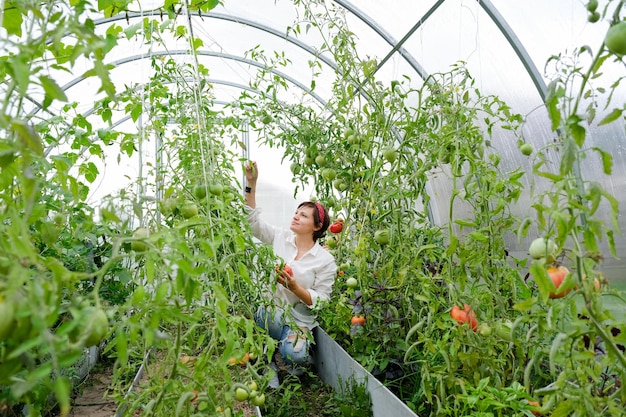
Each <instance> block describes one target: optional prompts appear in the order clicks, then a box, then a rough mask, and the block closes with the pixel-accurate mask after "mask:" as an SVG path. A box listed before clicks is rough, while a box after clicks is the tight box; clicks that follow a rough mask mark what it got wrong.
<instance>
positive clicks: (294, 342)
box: [254, 306, 311, 364]
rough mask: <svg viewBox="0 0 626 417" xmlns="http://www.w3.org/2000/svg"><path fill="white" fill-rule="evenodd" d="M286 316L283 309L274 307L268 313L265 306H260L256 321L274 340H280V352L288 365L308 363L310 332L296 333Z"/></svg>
mask: <svg viewBox="0 0 626 417" xmlns="http://www.w3.org/2000/svg"><path fill="white" fill-rule="evenodd" d="M272 313H273V314H272ZM284 315H285V311H284V310H283V309H281V308H278V307H273V308H272V309H271V310H269V311H268V309H267V308H266V307H265V306H260V307H259V308H258V309H257V311H256V313H254V321H256V324H257V325H258V326H259V327H261V328H263V329H265V330H267V332H268V333H269V335H270V336H271V337H272V339H275V340H278V351H279V352H280V355H281V356H282V357H283V359H284V360H285V361H286V362H287V363H296V364H303V363H306V362H308V360H309V348H310V346H311V341H310V340H309V337H310V336H311V335H310V332H309V331H308V329H305V330H301V331H299V332H295V331H294V330H292V329H291V327H290V326H289V325H288V324H287V323H286V322H285V318H284Z"/></svg>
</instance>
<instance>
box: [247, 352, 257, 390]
mask: <svg viewBox="0 0 626 417" xmlns="http://www.w3.org/2000/svg"><path fill="white" fill-rule="evenodd" d="M250 359H252V358H250ZM248 389H249V390H250V391H258V390H259V386H258V385H257V383H256V381H250V382H248Z"/></svg>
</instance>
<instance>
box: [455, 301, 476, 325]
mask: <svg viewBox="0 0 626 417" xmlns="http://www.w3.org/2000/svg"><path fill="white" fill-rule="evenodd" d="M450 317H452V318H453V319H454V320H456V322H457V323H458V324H459V325H462V324H465V323H469V325H470V327H471V328H472V330H474V331H476V330H478V320H476V313H474V311H473V310H472V307H470V306H469V305H467V304H465V305H464V306H463V310H461V309H460V308H459V307H458V306H453V307H452V310H450Z"/></svg>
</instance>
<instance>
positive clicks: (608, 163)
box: [591, 147, 613, 175]
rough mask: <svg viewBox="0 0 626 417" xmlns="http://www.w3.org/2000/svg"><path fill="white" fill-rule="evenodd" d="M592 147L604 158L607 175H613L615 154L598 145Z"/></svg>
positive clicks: (603, 166) (603, 164)
mask: <svg viewBox="0 0 626 417" xmlns="http://www.w3.org/2000/svg"><path fill="white" fill-rule="evenodd" d="M591 149H593V150H594V151H596V152H598V153H599V154H600V158H601V159H602V168H603V172H604V173H605V174H606V175H611V173H612V172H613V155H611V154H610V153H608V152H606V151H604V150H603V149H600V148H597V147H593V148H591Z"/></svg>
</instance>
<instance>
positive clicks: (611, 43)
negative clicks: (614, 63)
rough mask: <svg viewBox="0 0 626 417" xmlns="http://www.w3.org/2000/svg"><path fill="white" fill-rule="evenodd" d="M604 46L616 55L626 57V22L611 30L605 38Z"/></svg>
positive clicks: (614, 26)
mask: <svg viewBox="0 0 626 417" xmlns="http://www.w3.org/2000/svg"><path fill="white" fill-rule="evenodd" d="M604 44H605V45H606V47H607V48H609V51H611V52H613V53H614V54H616V55H626V20H623V21H621V22H619V23H617V24H615V25H613V26H611V27H610V28H609V30H608V31H607V32H606V36H605V37H604Z"/></svg>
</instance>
